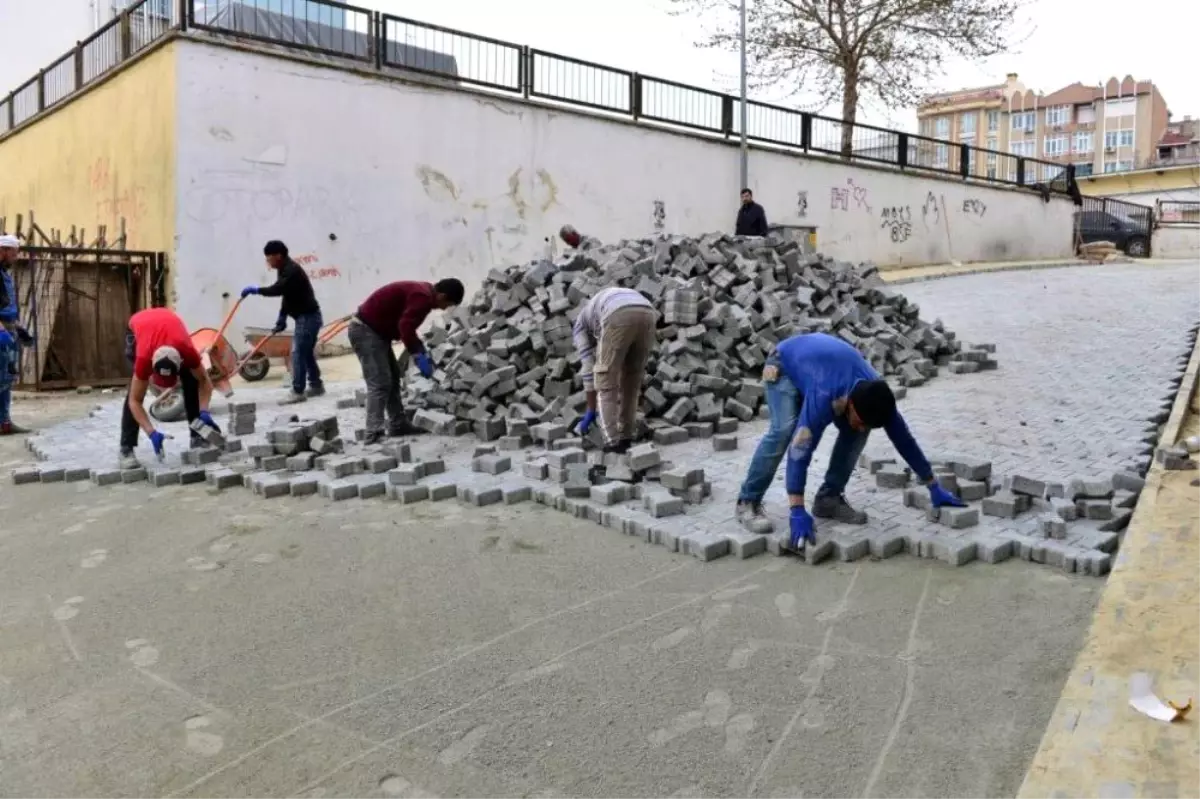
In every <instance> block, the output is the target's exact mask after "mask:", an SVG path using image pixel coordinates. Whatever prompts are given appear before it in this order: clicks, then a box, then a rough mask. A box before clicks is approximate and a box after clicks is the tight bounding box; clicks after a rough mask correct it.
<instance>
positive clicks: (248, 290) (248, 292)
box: [242, 286, 258, 300]
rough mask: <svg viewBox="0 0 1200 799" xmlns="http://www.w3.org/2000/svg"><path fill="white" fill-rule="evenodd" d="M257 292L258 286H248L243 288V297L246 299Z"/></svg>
mask: <svg viewBox="0 0 1200 799" xmlns="http://www.w3.org/2000/svg"><path fill="white" fill-rule="evenodd" d="M257 293H258V286H246V288H244V289H242V299H243V300H244V299H246V298H247V297H249V296H250V295H251V294H257Z"/></svg>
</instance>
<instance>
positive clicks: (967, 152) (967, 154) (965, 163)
mask: <svg viewBox="0 0 1200 799" xmlns="http://www.w3.org/2000/svg"><path fill="white" fill-rule="evenodd" d="M958 146H959V147H961V148H962V151H961V152H960V153H959V154H958V171H959V174H961V175H962V179H963V180H966V179H967V178H969V177H971V146H970V145H968V144H960V145H958Z"/></svg>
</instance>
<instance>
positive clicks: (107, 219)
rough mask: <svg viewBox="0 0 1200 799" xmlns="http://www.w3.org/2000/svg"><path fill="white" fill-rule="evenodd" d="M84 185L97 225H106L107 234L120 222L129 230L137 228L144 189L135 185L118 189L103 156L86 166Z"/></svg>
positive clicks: (109, 162) (139, 221) (118, 184)
mask: <svg viewBox="0 0 1200 799" xmlns="http://www.w3.org/2000/svg"><path fill="white" fill-rule="evenodd" d="M87 183H88V188H89V189H90V190H91V193H92V196H94V197H95V198H96V223H97V224H102V225H109V226H110V227H109V230H110V232H112V233H114V234H115V233H116V229H115V226H116V225H119V224H120V221H121V220H122V219H124V220H125V224H126V229H127V230H129V231H132V230H134V229H136V228H137V227H139V226H140V225H141V222H142V217H143V216H144V215H145V213H146V207H147V206H146V190H145V188H144V187H143V186H141V185H139V184H136V183H134V184H131V185H128V186H122V185H121V184H120V181H119V180H117V178H116V175H115V173H114V170H113V168H112V162H111V161H110V160H109V159H108V158H107V157H105V156H101V157H100V158H97V159H96V160H95V161H93V162H92V164H91V166H89V167H88V170H87Z"/></svg>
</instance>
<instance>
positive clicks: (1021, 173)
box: [1017, 157, 1025, 186]
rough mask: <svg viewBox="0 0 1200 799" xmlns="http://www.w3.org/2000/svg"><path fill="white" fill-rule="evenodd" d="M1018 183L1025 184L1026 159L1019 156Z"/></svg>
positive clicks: (1019, 184)
mask: <svg viewBox="0 0 1200 799" xmlns="http://www.w3.org/2000/svg"><path fill="white" fill-rule="evenodd" d="M1017 185H1018V186H1024V185H1025V159H1024V158H1021V157H1018V158H1017Z"/></svg>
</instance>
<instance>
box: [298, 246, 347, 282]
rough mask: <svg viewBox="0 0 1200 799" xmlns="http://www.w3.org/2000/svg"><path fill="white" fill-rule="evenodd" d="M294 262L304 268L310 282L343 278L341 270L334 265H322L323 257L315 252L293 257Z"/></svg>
mask: <svg viewBox="0 0 1200 799" xmlns="http://www.w3.org/2000/svg"><path fill="white" fill-rule="evenodd" d="M292 260H294V261H295V262H296V263H298V264H300V266H302V267H304V271H305V272H307V273H308V278H309V280H330V279H334V278H339V277H341V276H342V270H341V269H339V268H338V267H337V266H336V265H334V264H322V263H321V256H319V255H317V254H316V253H315V252H310V253H304V254H303V255H296V256H293V257H292Z"/></svg>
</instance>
